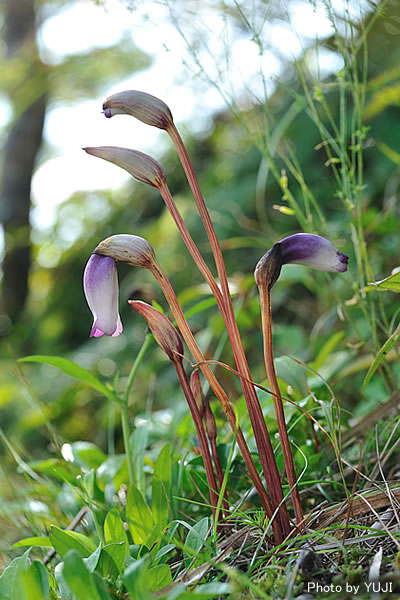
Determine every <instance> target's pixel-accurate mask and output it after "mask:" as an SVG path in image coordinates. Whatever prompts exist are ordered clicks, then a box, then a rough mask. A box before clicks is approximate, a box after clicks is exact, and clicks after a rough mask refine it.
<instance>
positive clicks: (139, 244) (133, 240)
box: [95, 234, 155, 269]
mask: <svg viewBox="0 0 400 600" xmlns="http://www.w3.org/2000/svg"><path fill="white" fill-rule="evenodd" d="M95 253H96V254H102V255H103V256H110V257H111V258H113V259H114V260H119V261H121V262H126V263H128V264H129V265H131V266H132V267H144V268H145V269H148V268H150V267H151V265H152V264H153V261H154V260H155V255H154V250H153V248H152V246H151V245H150V244H149V242H148V241H147V240H145V239H143V238H141V237H139V236H137V235H129V234H119V235H112V236H111V237H109V238H107V239H105V240H103V241H102V242H100V244H99V245H98V246H97V248H96V249H95Z"/></svg>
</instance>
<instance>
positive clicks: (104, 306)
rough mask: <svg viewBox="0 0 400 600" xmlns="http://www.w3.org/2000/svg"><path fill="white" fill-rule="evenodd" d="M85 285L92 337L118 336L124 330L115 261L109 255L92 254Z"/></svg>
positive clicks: (84, 279)
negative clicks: (91, 319) (119, 307)
mask: <svg viewBox="0 0 400 600" xmlns="http://www.w3.org/2000/svg"><path fill="white" fill-rule="evenodd" d="M83 287H84V291H85V296H86V300H87V303H88V305H89V308H90V310H91V311H92V314H93V319H94V320H93V327H92V330H91V332H90V337H100V336H101V335H104V334H106V335H112V336H117V335H119V334H120V333H121V332H122V323H121V319H120V316H119V313H118V276H117V266H116V263H115V261H114V260H113V259H112V258H110V257H108V256H101V255H100V254H92V256H91V257H90V259H89V261H88V263H87V265H86V268H85V273H84V276H83Z"/></svg>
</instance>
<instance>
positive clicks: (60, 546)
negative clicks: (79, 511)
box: [50, 525, 96, 558]
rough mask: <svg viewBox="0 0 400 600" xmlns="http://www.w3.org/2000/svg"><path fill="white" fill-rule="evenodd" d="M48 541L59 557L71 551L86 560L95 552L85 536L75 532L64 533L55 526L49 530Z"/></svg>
mask: <svg viewBox="0 0 400 600" xmlns="http://www.w3.org/2000/svg"><path fill="white" fill-rule="evenodd" d="M50 541H51V544H52V546H53V548H54V550H55V551H56V552H57V553H58V554H59V555H60V556H61V557H64V556H65V554H66V553H67V552H68V551H69V550H71V549H73V550H76V551H77V552H78V554H79V555H80V556H81V557H82V558H87V557H88V556H89V555H90V554H92V553H93V552H94V551H95V550H96V546H95V545H94V543H93V542H92V541H91V540H90V539H89V538H88V537H86V536H85V535H82V534H81V533H78V532H77V531H64V530H63V529H60V528H59V527H56V526H55V525H52V526H51V529H50Z"/></svg>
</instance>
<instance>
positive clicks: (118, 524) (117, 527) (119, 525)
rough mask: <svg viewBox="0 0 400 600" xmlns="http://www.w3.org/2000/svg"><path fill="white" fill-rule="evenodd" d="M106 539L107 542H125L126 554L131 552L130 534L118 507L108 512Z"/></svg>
mask: <svg viewBox="0 0 400 600" xmlns="http://www.w3.org/2000/svg"><path fill="white" fill-rule="evenodd" d="M104 539H105V541H106V544H119V543H120V542H123V544H124V545H123V550H124V552H125V555H127V554H129V542H128V536H127V535H126V532H125V527H124V523H123V521H122V519H121V516H120V514H119V512H118V510H117V509H116V508H113V509H112V510H110V511H109V512H108V513H107V516H106V518H105V521H104Z"/></svg>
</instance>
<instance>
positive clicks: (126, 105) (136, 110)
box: [103, 90, 173, 129]
mask: <svg viewBox="0 0 400 600" xmlns="http://www.w3.org/2000/svg"><path fill="white" fill-rule="evenodd" d="M103 111H104V116H105V117H107V118H108V119H109V118H111V117H113V116H114V115H123V114H125V115H131V116H132V117H135V118H136V119H139V120H140V121H142V122H143V123H146V125H152V126H153V127H158V128H159V129H168V127H169V126H170V125H172V123H173V118H172V114H171V111H170V109H169V108H168V106H167V105H166V104H165V102H163V101H162V100H160V99H159V98H156V97H155V96H152V95H151V94H147V93H146V92H139V91H137V90H127V91H125V92H118V93H117V94H113V95H112V96H110V97H109V98H107V100H106V101H105V102H104V104H103Z"/></svg>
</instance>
